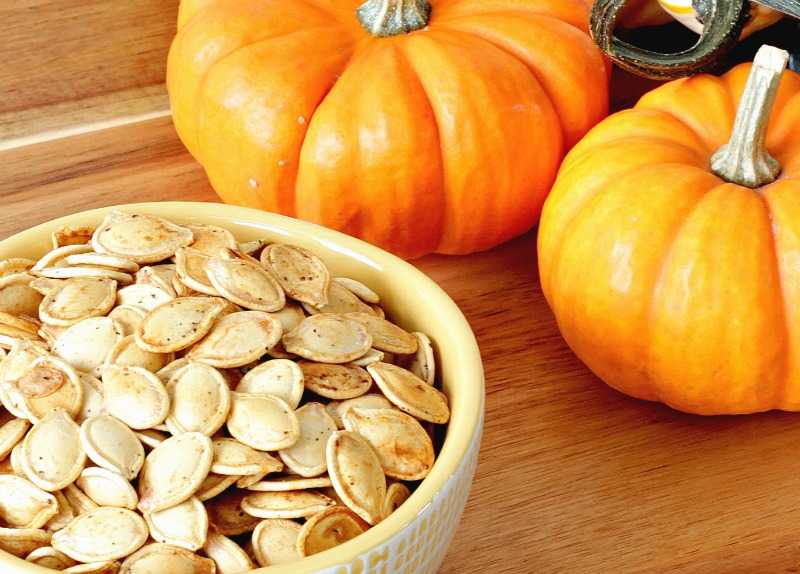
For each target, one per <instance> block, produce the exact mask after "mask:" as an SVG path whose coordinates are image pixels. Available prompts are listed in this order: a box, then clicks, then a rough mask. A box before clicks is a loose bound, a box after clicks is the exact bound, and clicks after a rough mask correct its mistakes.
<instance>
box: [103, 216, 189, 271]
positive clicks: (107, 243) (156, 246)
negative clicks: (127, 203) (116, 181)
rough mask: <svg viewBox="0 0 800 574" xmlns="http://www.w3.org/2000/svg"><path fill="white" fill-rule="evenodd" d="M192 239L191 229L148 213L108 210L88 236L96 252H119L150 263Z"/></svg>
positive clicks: (136, 260) (166, 255)
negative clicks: (90, 237)
mask: <svg viewBox="0 0 800 574" xmlns="http://www.w3.org/2000/svg"><path fill="white" fill-rule="evenodd" d="M193 240H194V236H193V235H192V232H191V231H190V230H189V229H187V228H185V227H181V226H180V225H175V224H174V223H170V222H169V221H166V220H165V219H161V218H160V217H154V216H152V215H140V214H128V213H123V212H120V211H112V212H111V213H109V214H108V215H106V217H105V219H104V220H103V222H102V223H101V224H100V226H99V227H98V228H97V229H96V230H95V232H94V234H93V235H92V247H93V248H94V250H95V251H97V252H98V253H108V254H110V255H119V256H120V257H125V258H127V259H131V260H133V261H135V262H136V263H154V262H156V261H161V260H163V259H166V258H167V257H171V256H173V255H174V254H175V251H176V250H177V249H179V248H181V247H186V246H187V245H190V244H191V243H192V241H193Z"/></svg>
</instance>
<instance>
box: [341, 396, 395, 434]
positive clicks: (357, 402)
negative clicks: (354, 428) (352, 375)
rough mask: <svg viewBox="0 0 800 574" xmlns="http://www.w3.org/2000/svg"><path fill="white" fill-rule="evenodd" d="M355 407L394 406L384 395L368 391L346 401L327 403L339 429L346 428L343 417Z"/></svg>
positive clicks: (380, 407)
mask: <svg viewBox="0 0 800 574" xmlns="http://www.w3.org/2000/svg"><path fill="white" fill-rule="evenodd" d="M353 407H359V408H362V409H390V408H392V403H390V402H389V401H388V400H387V398H386V397H384V396H383V395H380V394H378V393H368V394H366V395H361V396H360V397H356V398H354V399H347V400H346V401H331V402H329V403H328V404H327V405H325V408H326V409H327V411H328V414H329V415H331V418H332V419H333V420H334V421H335V422H336V426H337V427H338V428H339V429H343V428H344V421H343V420H342V418H343V417H344V415H345V414H347V411H349V410H350V409H352V408H353Z"/></svg>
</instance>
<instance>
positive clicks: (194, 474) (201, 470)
mask: <svg viewBox="0 0 800 574" xmlns="http://www.w3.org/2000/svg"><path fill="white" fill-rule="evenodd" d="M213 456H214V449H213V446H212V443H211V439H209V438H208V437H207V436H206V435H204V434H202V433H198V432H187V433H183V434H180V435H177V436H173V437H171V438H168V439H167V440H165V441H164V442H163V443H161V444H160V445H158V446H157V447H155V448H154V449H153V450H152V451H150V454H148V455H147V457H146V458H145V461H144V466H143V467H142V472H141V475H140V476H139V509H140V510H141V511H142V512H145V513H146V512H156V511H158V510H163V509H165V508H169V507H170V506H175V505H176V504H180V503H181V502H183V501H184V500H186V499H188V498H189V497H191V496H192V495H193V494H194V493H195V492H197V490H198V489H199V488H200V486H201V485H202V484H203V480H205V478H206V476H208V473H209V471H210V470H211V462H212V460H213Z"/></svg>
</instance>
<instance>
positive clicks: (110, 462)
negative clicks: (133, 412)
mask: <svg viewBox="0 0 800 574" xmlns="http://www.w3.org/2000/svg"><path fill="white" fill-rule="evenodd" d="M80 438H81V446H82V447H83V450H84V452H86V454H87V456H88V457H89V459H90V460H91V461H92V462H93V463H95V464H96V465H98V466H100V467H102V468H106V469H108V470H111V471H114V472H118V473H119V474H121V475H122V476H123V477H125V478H127V479H128V480H133V479H134V478H136V477H137V476H138V475H139V471H140V470H141V468H142V465H143V464H144V447H142V443H141V442H139V439H138V438H137V437H136V435H135V434H134V432H133V431H132V430H131V429H130V428H129V427H128V426H127V425H126V424H124V423H123V422H122V421H120V420H119V419H117V418H114V417H113V416H111V415H107V414H103V415H97V416H93V417H90V418H87V419H86V420H85V421H83V424H82V425H81V432H80Z"/></svg>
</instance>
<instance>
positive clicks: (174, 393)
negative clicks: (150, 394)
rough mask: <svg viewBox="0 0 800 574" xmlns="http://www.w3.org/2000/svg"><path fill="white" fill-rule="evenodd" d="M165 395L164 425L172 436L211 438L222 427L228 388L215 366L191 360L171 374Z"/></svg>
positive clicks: (227, 404) (226, 408)
mask: <svg viewBox="0 0 800 574" xmlns="http://www.w3.org/2000/svg"><path fill="white" fill-rule="evenodd" d="M223 320H224V319H223ZM167 394H168V395H169V403H170V410H169V415H168V416H167V419H166V424H167V427H168V428H169V429H170V432H172V434H179V433H182V432H192V431H196V432H201V433H203V434H205V435H208V436H211V435H213V434H214V433H215V432H217V431H218V430H219V429H220V428H221V427H222V425H223V424H225V419H226V418H227V417H228V411H229V410H230V406H231V396H230V389H229V388H228V383H227V382H226V381H225V378H224V377H223V376H222V375H221V374H220V372H219V371H217V370H216V369H215V368H214V367H211V366H209V365H204V364H203V363H196V362H194V361H190V362H189V363H188V364H187V365H186V366H185V367H183V368H182V369H180V370H179V371H177V372H176V373H175V374H173V375H172V377H171V378H170V380H169V382H168V383H167Z"/></svg>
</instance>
